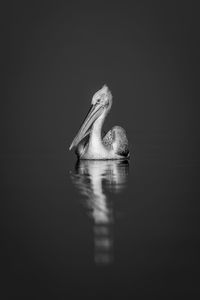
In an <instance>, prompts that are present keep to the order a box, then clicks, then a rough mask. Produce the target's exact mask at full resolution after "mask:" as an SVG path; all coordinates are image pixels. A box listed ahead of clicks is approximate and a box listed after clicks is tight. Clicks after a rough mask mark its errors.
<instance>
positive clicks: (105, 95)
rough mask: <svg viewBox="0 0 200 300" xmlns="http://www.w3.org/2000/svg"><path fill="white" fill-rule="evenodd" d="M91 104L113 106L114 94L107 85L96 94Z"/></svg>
mask: <svg viewBox="0 0 200 300" xmlns="http://www.w3.org/2000/svg"><path fill="white" fill-rule="evenodd" d="M91 104H92V105H98V106H104V107H107V106H108V105H111V104H112V94H111V91H110V90H109V88H108V87H107V85H104V86H103V87H102V88H101V89H100V90H99V91H97V92H96V93H95V94H94V96H93V97H92V102H91Z"/></svg>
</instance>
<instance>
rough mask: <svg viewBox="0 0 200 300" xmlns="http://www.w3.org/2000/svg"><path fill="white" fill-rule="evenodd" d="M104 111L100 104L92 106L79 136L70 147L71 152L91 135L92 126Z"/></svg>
mask: <svg viewBox="0 0 200 300" xmlns="http://www.w3.org/2000/svg"><path fill="white" fill-rule="evenodd" d="M103 110H104V107H103V106H101V105H99V104H95V105H91V107H90V109H89V111H88V113H87V115H86V117H85V119H84V121H83V123H82V125H81V127H80V129H79V131H78V133H77V135H76V136H75V138H74V140H73V142H72V143H71V145H70V147H69V150H71V149H72V148H73V147H76V146H77V145H78V144H79V143H80V141H81V140H82V139H83V138H84V137H86V136H87V135H88V134H89V133H90V128H91V126H92V124H93V123H94V122H95V121H96V119H97V118H98V117H99V116H100V115H101V114H102V111H103Z"/></svg>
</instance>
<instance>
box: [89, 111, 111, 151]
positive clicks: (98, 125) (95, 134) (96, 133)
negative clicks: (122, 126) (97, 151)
mask: <svg viewBox="0 0 200 300" xmlns="http://www.w3.org/2000/svg"><path fill="white" fill-rule="evenodd" d="M110 108H111V105H110V106H109V107H108V108H107V109H106V110H105V111H104V112H103V113H102V115H101V116H100V117H99V118H98V119H97V120H96V121H95V122H94V124H93V126H92V129H91V133H90V139H89V144H90V145H92V146H96V147H98V146H99V145H102V140H101V131H102V127H103V123H104V121H105V118H106V116H107V114H108V113H109V111H110Z"/></svg>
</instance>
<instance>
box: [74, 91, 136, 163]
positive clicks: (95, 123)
mask: <svg viewBox="0 0 200 300" xmlns="http://www.w3.org/2000/svg"><path fill="white" fill-rule="evenodd" d="M111 106H112V94H111V91H110V90H109V88H108V87H107V86H106V85H104V86H103V87H102V88H101V89H100V90H99V91H97V92H96V93H95V94H94V96H93V97H92V102H91V107H90V109H89V112H88V114H87V115H86V117H85V119H84V121H83V123H82V125H81V127H80V129H79V131H78V133H77V135H76V136H75V138H74V140H73V141H72V143H71V146H70V147H69V150H71V149H72V148H75V153H76V155H77V156H78V158H79V159H89V160H92V159H97V160H98V159H101V160H107V159H125V158H129V156H130V154H129V149H128V139H127V136H126V132H125V130H124V129H123V128H122V127H120V126H114V127H113V128H112V129H111V130H109V131H108V132H107V134H105V136H104V137H103V139H102V126H103V123H104V121H105V118H106V116H107V115H108V113H109V111H110V109H111ZM86 137H87V138H86Z"/></svg>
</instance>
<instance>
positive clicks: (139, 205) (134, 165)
mask: <svg viewBox="0 0 200 300" xmlns="http://www.w3.org/2000/svg"><path fill="white" fill-rule="evenodd" d="M136 140H137V143H136V144H135V147H134V149H132V157H131V160H130V161H129V162H127V161H124V162H119V161H102V162H101V161H93V162H89V161H82V162H80V163H76V161H75V159H74V156H73V154H72V153H68V152H66V153H62V154H60V155H49V156H48V155H40V156H39V155H38V156H36V155H21V156H20V155H7V156H6V155H4V156H2V157H1V160H0V163H1V170H2V172H1V173H2V174H1V175H2V177H1V184H2V185H1V204H2V208H1V211H2V217H1V222H2V226H1V238H2V241H3V243H2V246H1V253H2V256H1V257H2V262H1V273H2V275H3V281H2V283H3V285H2V292H5V294H4V295H5V297H4V298H2V299H14V298H15V296H20V297H22V298H26V299H80V298H84V299H114V298H117V299H118V298H119V299H130V298H132V299H133V298H134V297H135V298H136V299H139V298H144V299H147V298H149V297H158V299H172V298H173V299H177V298H178V297H182V296H185V295H188V297H189V296H190V297H191V295H193V296H194V295H199V292H200V291H199V261H198V259H199V250H200V247H199V212H200V204H199V192H198V191H199V187H198V186H199V166H200V165H199V159H198V152H197V148H195V145H196V143H197V138H196V137H193V138H190V143H186V141H185V138H184V137H183V136H173V137H172V136H170V135H167V134H156V133H155V134H152V135H151V136H149V135H142V134H138V135H137V136H136ZM132 148H133V147H132Z"/></svg>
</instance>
